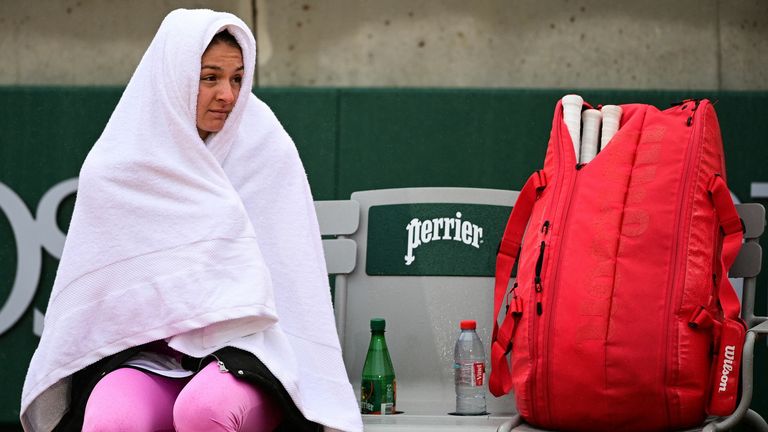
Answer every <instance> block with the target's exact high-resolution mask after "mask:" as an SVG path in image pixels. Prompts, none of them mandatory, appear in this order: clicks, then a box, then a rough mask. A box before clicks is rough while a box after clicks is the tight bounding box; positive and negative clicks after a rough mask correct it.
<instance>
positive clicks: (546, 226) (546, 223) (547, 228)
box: [541, 220, 549, 234]
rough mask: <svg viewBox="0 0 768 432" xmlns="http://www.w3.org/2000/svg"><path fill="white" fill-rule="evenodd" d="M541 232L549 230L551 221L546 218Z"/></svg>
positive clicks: (545, 232)
mask: <svg viewBox="0 0 768 432" xmlns="http://www.w3.org/2000/svg"><path fill="white" fill-rule="evenodd" d="M541 232H543V233H544V234H547V233H548V232H549V221H548V220H545V221H544V225H542V226H541Z"/></svg>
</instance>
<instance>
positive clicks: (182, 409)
mask: <svg viewBox="0 0 768 432" xmlns="http://www.w3.org/2000/svg"><path fill="white" fill-rule="evenodd" d="M281 420H282V411H281V410H280V408H279V407H278V406H277V404H276V403H275V401H274V400H273V398H272V396H271V395H269V394H268V393H267V392H265V391H264V390H261V389H259V388H258V387H255V386H252V385H251V384H249V383H246V382H244V381H240V380H237V379H236V378H234V377H233V376H232V375H230V374H228V373H221V372H219V370H218V367H215V365H214V364H209V365H208V366H207V367H206V368H204V369H203V370H202V371H200V372H199V373H198V374H197V375H196V376H195V377H194V378H193V379H192V380H191V381H190V382H189V384H187V386H186V387H185V388H184V390H182V392H181V394H179V397H178V398H177V399H176V403H175V404H174V408H173V421H174V425H175V427H176V430H177V431H179V432H197V431H240V430H242V431H271V430H273V429H274V428H275V427H276V426H277V425H278V424H279V423H280V421H281Z"/></svg>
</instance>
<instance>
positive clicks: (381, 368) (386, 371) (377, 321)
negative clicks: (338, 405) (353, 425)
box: [360, 318, 397, 414]
mask: <svg viewBox="0 0 768 432" xmlns="http://www.w3.org/2000/svg"><path fill="white" fill-rule="evenodd" d="M385 327H386V321H384V319H383V318H374V319H372V320H371V344H370V345H369V346H368V354H367V355H366V356H365V364H364V366H363V380H362V384H361V389H360V407H361V412H362V413H363V414H394V413H395V399H396V398H397V381H396V380H395V369H394V368H393V367H392V359H390V358H389V350H388V349H387V341H386V340H385V339H384V328H385Z"/></svg>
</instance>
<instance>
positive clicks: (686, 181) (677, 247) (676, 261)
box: [662, 99, 702, 424]
mask: <svg viewBox="0 0 768 432" xmlns="http://www.w3.org/2000/svg"><path fill="white" fill-rule="evenodd" d="M685 102H694V106H693V108H692V109H691V115H690V116H689V117H688V119H686V121H685V124H686V126H689V127H690V126H695V129H694V130H693V132H692V133H691V137H690V138H689V140H688V149H687V153H686V156H685V168H684V171H683V184H682V187H681V188H680V194H679V196H678V202H680V203H682V202H684V198H685V197H686V196H687V195H688V189H690V187H691V184H692V182H691V181H690V172H691V169H693V162H694V159H695V158H694V157H693V156H694V154H693V153H694V151H696V148H695V147H696V146H695V145H694V143H695V142H696V137H698V136H699V135H700V131H701V128H702V126H701V125H702V122H701V121H700V122H698V123H696V124H695V125H694V124H693V116H694V114H695V111H696V110H697V109H698V108H699V104H700V102H701V99H695V100H688V101H685ZM685 102H684V103H683V106H682V108H681V109H683V110H685V109H686V108H687V105H685ZM687 207H688V206H687V205H685V206H684V205H681V206H680V208H679V210H678V212H677V215H676V216H675V225H674V227H675V228H674V232H676V233H677V239H676V240H675V242H674V243H673V244H672V271H673V272H674V274H673V275H672V278H671V279H670V284H669V285H668V286H667V300H666V301H667V306H666V313H665V315H664V326H665V328H666V329H667V340H666V341H665V342H666V343H665V348H664V356H663V357H662V359H663V361H662V368H663V376H664V383H663V384H664V387H665V389H668V388H669V381H670V376H669V374H670V372H671V371H670V368H669V361H668V359H669V358H670V356H669V352H670V345H671V341H672V339H673V336H674V334H673V333H674V329H672V326H670V320H671V315H672V307H673V304H672V303H673V299H672V294H673V291H674V287H675V286H676V285H677V282H678V279H679V278H680V272H677V271H675V270H676V269H678V268H679V267H680V264H681V261H682V257H683V256H684V254H682V253H681V244H682V242H684V241H685V237H686V235H685V234H687V233H685V232H681V230H680V226H681V223H682V221H683V217H684V216H685V213H687ZM664 402H665V403H664V406H665V407H666V415H667V424H669V423H670V422H671V420H672V414H671V413H670V410H669V393H668V391H666V390H665V391H664Z"/></svg>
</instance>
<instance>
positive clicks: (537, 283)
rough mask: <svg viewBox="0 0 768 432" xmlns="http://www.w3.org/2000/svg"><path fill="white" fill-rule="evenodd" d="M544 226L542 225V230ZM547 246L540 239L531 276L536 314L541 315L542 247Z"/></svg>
mask: <svg viewBox="0 0 768 432" xmlns="http://www.w3.org/2000/svg"><path fill="white" fill-rule="evenodd" d="M543 229H544V227H542V231H543ZM546 247H547V244H546V243H544V240H542V241H541V245H540V246H539V257H538V258H537V259H536V274H535V276H534V277H533V286H534V289H535V290H536V315H541V313H542V306H541V291H542V287H541V266H542V265H543V264H544V249H545V248H546Z"/></svg>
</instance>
